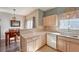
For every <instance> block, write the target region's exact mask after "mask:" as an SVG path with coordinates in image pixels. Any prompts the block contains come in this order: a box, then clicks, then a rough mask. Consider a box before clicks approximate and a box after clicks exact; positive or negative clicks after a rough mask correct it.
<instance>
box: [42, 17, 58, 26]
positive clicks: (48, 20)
mask: <svg viewBox="0 0 79 59" xmlns="http://www.w3.org/2000/svg"><path fill="white" fill-rule="evenodd" d="M56 21H57V15H51V16H46V17H44V18H43V25H44V26H56Z"/></svg>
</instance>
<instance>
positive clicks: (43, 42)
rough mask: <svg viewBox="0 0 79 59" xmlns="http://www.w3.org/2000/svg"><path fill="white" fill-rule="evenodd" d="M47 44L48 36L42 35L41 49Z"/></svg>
mask: <svg viewBox="0 0 79 59" xmlns="http://www.w3.org/2000/svg"><path fill="white" fill-rule="evenodd" d="M45 44H46V35H45V34H42V35H41V47H42V46H43V45H45Z"/></svg>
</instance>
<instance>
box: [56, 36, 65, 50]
mask: <svg viewBox="0 0 79 59" xmlns="http://www.w3.org/2000/svg"><path fill="white" fill-rule="evenodd" d="M57 49H58V50H60V51H66V41H65V40H63V38H62V37H58V40H57Z"/></svg>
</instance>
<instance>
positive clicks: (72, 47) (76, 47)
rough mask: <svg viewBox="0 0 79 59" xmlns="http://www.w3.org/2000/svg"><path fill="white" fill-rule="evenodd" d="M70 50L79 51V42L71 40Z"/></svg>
mask: <svg viewBox="0 0 79 59" xmlns="http://www.w3.org/2000/svg"><path fill="white" fill-rule="evenodd" d="M69 49H70V50H69V51H70V52H79V43H75V42H70V48H69Z"/></svg>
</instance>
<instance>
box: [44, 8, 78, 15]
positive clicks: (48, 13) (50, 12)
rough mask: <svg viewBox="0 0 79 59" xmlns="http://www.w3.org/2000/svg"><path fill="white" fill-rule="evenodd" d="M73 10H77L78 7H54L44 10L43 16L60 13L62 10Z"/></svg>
mask: <svg viewBox="0 0 79 59" xmlns="http://www.w3.org/2000/svg"><path fill="white" fill-rule="evenodd" d="M74 10H79V7H56V8H54V9H51V10H47V11H45V15H44V16H48V15H54V14H61V13H64V12H68V11H74Z"/></svg>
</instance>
